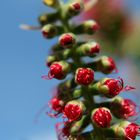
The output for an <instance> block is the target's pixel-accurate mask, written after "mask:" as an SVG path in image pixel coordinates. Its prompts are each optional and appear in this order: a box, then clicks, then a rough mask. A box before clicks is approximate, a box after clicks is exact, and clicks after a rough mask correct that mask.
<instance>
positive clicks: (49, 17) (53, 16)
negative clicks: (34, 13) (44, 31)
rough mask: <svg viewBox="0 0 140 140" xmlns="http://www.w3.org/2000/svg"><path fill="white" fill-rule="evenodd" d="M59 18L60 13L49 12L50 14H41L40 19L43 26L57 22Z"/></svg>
mask: <svg viewBox="0 0 140 140" xmlns="http://www.w3.org/2000/svg"><path fill="white" fill-rule="evenodd" d="M58 19H59V15H58V13H57V12H56V13H49V14H43V15H41V16H39V18H38V21H39V23H40V25H41V26H44V25H46V24H48V23H51V22H55V21H57V20H58Z"/></svg>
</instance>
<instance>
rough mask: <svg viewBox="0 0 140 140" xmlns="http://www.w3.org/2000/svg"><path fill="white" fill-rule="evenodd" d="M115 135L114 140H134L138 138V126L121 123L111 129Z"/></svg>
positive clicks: (139, 130) (139, 134)
mask: <svg viewBox="0 0 140 140" xmlns="http://www.w3.org/2000/svg"><path fill="white" fill-rule="evenodd" d="M111 129H112V130H113V131H114V133H115V138H116V139H117V138H118V139H120V140H135V139H136V136H140V126H139V125H137V124H135V123H131V122H128V121H123V122H121V123H119V124H116V125H114V126H112V128H111Z"/></svg>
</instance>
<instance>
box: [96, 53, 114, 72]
mask: <svg viewBox="0 0 140 140" xmlns="http://www.w3.org/2000/svg"><path fill="white" fill-rule="evenodd" d="M97 69H98V70H99V71H101V72H103V73H104V74H109V73H111V72H113V71H114V70H116V71H117V68H116V64H115V62H114V60H113V59H112V58H111V57H107V56H103V57H101V58H100V59H99V61H98V63H97Z"/></svg>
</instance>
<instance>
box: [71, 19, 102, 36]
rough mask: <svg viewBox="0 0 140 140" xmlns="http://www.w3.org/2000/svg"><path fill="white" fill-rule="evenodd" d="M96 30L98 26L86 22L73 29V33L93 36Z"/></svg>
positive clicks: (92, 22)
mask: <svg viewBox="0 0 140 140" xmlns="http://www.w3.org/2000/svg"><path fill="white" fill-rule="evenodd" d="M98 29H99V25H98V24H97V23H96V22H95V21H93V20H88V21H85V22H84V23H82V24H81V25H78V26H77V27H75V28H74V29H73V32H74V33H76V34H82V33H83V34H94V33H95V32H96V31H97V30H98Z"/></svg>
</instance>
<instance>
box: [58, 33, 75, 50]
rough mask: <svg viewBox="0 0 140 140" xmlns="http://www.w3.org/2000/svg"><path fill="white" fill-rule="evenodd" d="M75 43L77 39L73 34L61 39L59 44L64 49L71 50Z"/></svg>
mask: <svg viewBox="0 0 140 140" xmlns="http://www.w3.org/2000/svg"><path fill="white" fill-rule="evenodd" d="M75 43H76V37H75V35H74V34H73V33H65V34H63V35H61V36H60V38H59V44H60V46H62V47H64V48H71V47H73V45H74V44H75Z"/></svg>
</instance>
